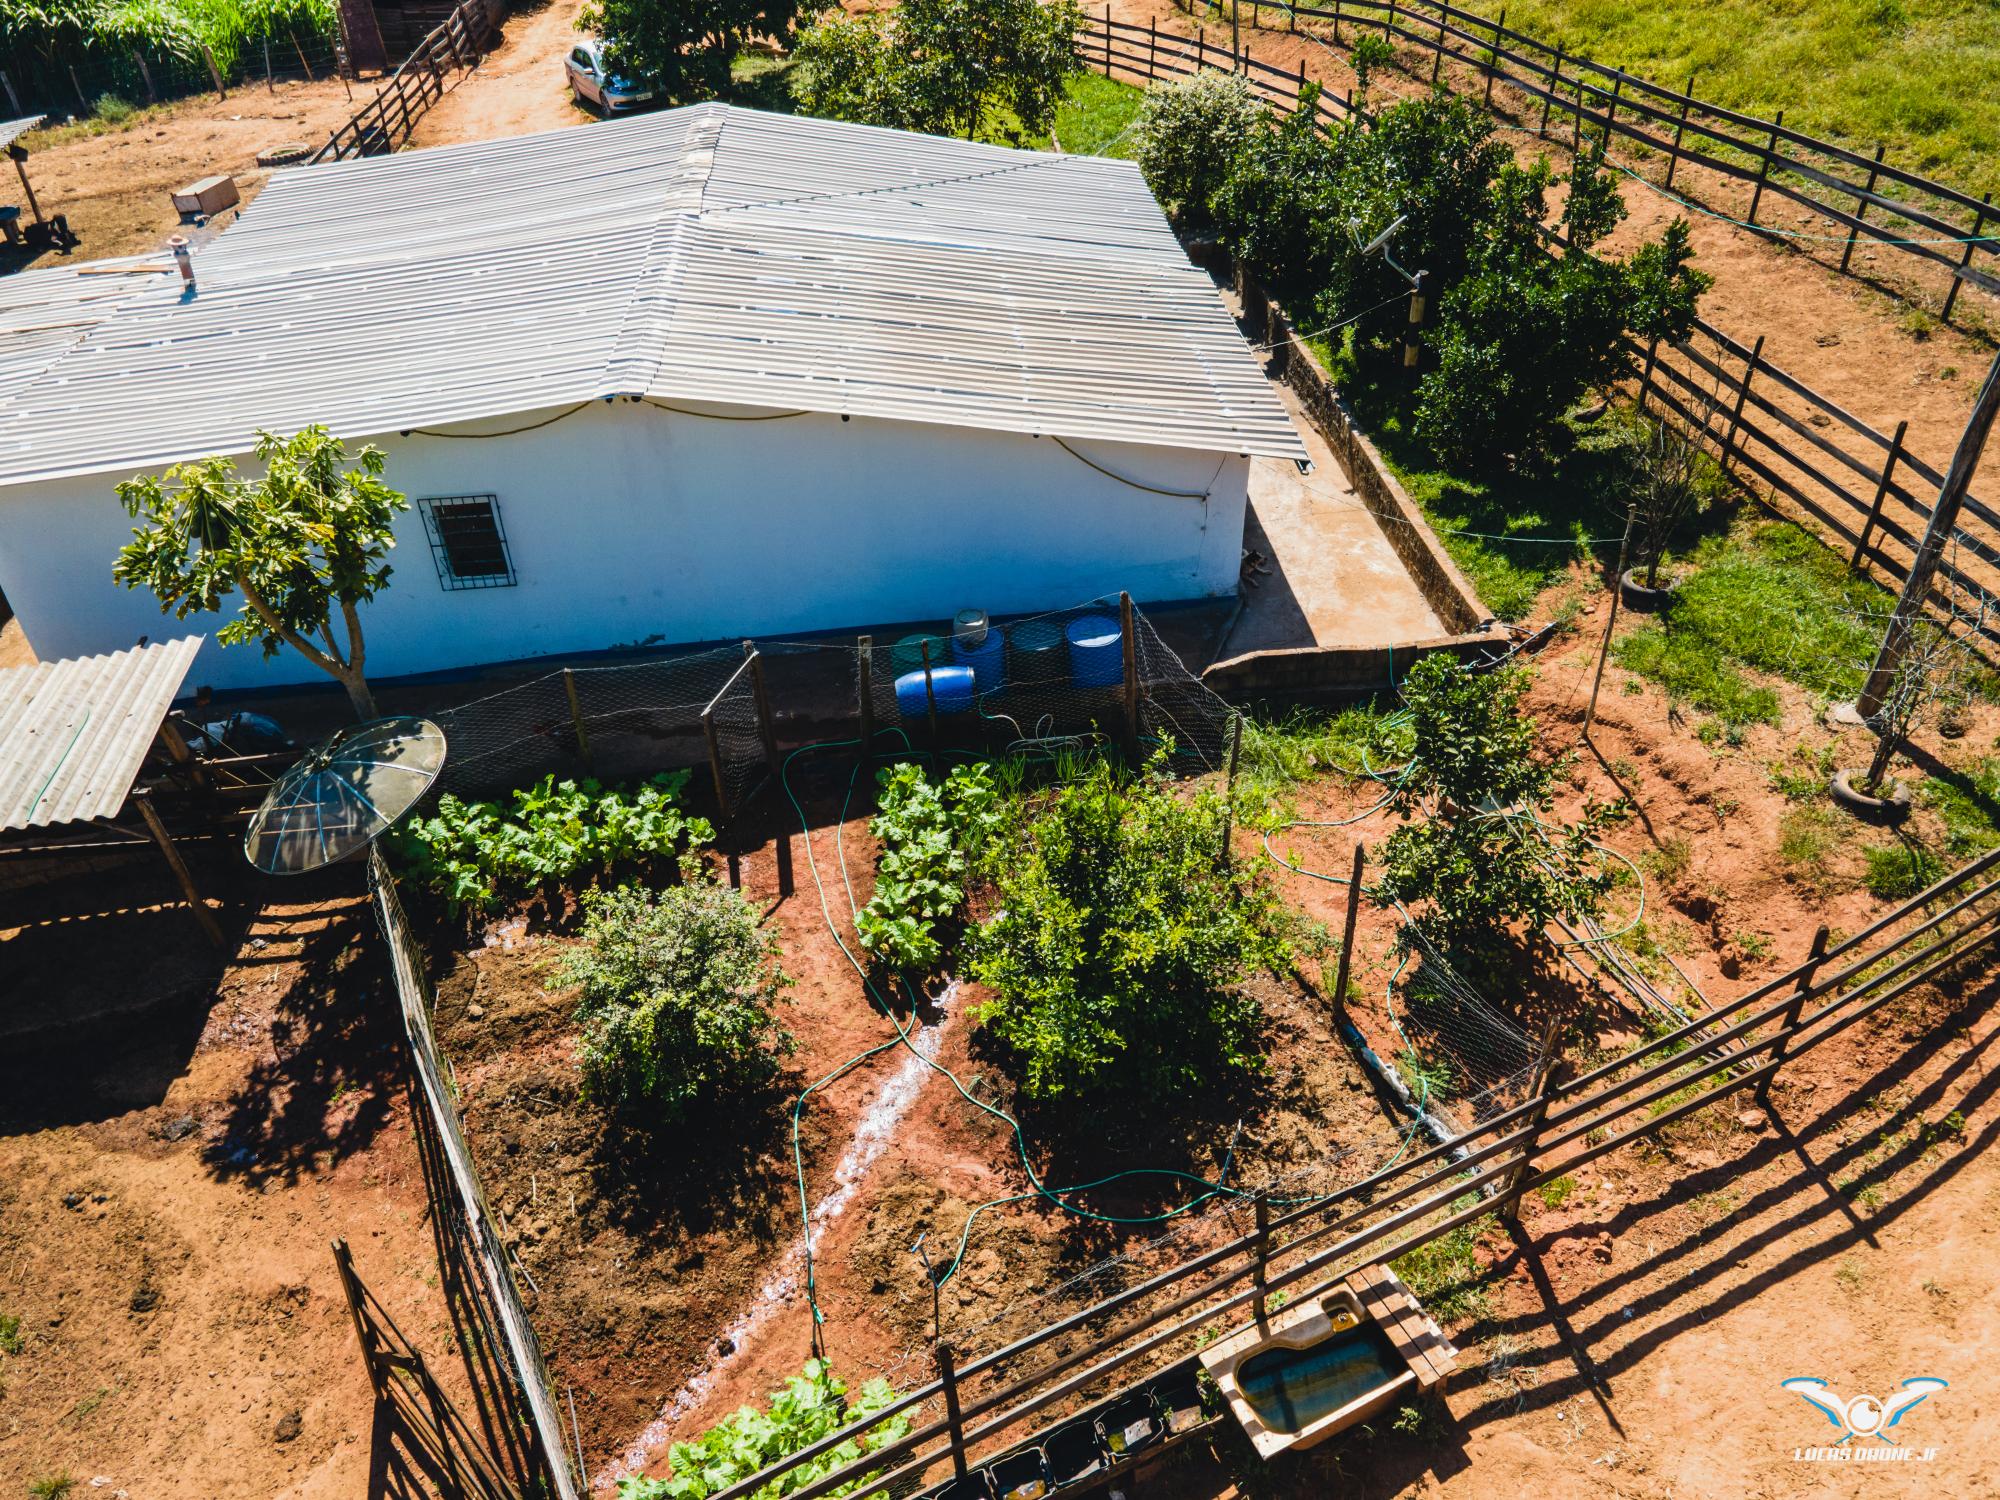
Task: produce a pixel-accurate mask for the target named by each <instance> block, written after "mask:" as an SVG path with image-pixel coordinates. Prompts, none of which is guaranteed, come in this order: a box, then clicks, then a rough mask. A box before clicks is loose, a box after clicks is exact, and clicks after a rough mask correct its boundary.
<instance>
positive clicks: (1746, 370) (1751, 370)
mask: <svg viewBox="0 0 2000 1500" xmlns="http://www.w3.org/2000/svg"><path fill="white" fill-rule="evenodd" d="M1763 357H1764V335H1763V334H1761V333H1760V334H1758V335H1757V342H1756V343H1754V344H1752V345H1751V346H1750V362H1749V363H1748V364H1746V365H1745V366H1744V367H1743V383H1742V384H1741V385H1739V386H1738V387H1737V388H1736V405H1735V407H1734V408H1733V409H1732V410H1731V411H1730V413H1729V432H1728V434H1727V435H1726V436H1725V437H1724V438H1723V439H1722V467H1723V470H1724V472H1725V473H1726V472H1727V471H1728V469H1729V451H1730V449H1732V448H1734V447H1735V446H1736V434H1737V431H1738V430H1739V429H1740V428H1741V427H1742V425H1743V403H1744V402H1745V401H1747V400H1749V399H1750V377H1751V376H1753V375H1755V374H1756V373H1757V361H1758V360H1760V359H1762V358H1763Z"/></svg>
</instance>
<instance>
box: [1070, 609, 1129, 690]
mask: <svg viewBox="0 0 2000 1500" xmlns="http://www.w3.org/2000/svg"><path fill="white" fill-rule="evenodd" d="M1068 635H1069V672H1070V676H1071V678H1072V679H1074V681H1075V682H1076V685H1077V686H1078V687H1118V686H1120V685H1122V684H1123V683H1124V681H1125V641H1124V637H1123V636H1121V635H1120V634H1119V631H1118V622H1117V621H1116V620H1114V619H1112V618H1111V617H1110V616H1109V615H1085V616H1083V617H1082V618H1081V619H1077V620H1071V621H1070V622H1069V631H1068Z"/></svg>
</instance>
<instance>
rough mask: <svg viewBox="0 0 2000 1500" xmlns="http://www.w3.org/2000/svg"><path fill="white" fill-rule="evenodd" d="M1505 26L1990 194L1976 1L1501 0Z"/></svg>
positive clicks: (1999, 75) (1987, 58)
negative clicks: (1709, 0) (1884, 151)
mask: <svg viewBox="0 0 2000 1500" xmlns="http://www.w3.org/2000/svg"><path fill="white" fill-rule="evenodd" d="M1472 8H1473V9H1475V10H1477V11H1479V12H1480V13H1481V14H1484V15H1489V16H1492V15H1497V14H1498V13H1499V7H1498V6H1497V5H1496V4H1494V3H1493V0H1486V3H1483V4H1480V5H1477V6H1474V7H1472ZM1507 24H1508V25H1509V26H1511V27H1513V28H1514V29H1515V30H1517V31H1521V32H1525V33H1526V34H1527V35H1529V36H1532V37H1536V38H1538V39H1540V40H1541V41H1543V42H1545V43H1547V44H1549V45H1550V46H1554V45H1556V44H1558V43H1561V44H1564V45H1566V46H1567V47H1568V49H1569V51H1570V52H1571V54H1572V55H1575V54H1581V55H1583V56H1585V57H1590V58H1593V59H1595V60H1597V61H1599V62H1604V63H1609V64H1615V65H1617V66H1619V67H1623V68H1625V69H1627V70H1629V71H1631V72H1634V73H1638V74H1640V75H1642V76H1643V77H1646V78H1650V79H1652V80H1653V81H1654V82H1656V83H1660V84H1664V85H1667V86H1668V87H1671V88H1679V87H1680V86H1681V85H1682V84H1683V83H1685V82H1686V81H1687V76H1688V74H1690V73H1693V74H1695V86H1694V91H1695V93H1696V95H1697V96H1698V97H1700V98H1702V99H1704V100H1708V101H1710V102H1712V103H1716V104H1721V105H1725V106H1727V107H1728V108H1731V109H1737V110H1742V111H1744V112H1746V113H1751V114H1759V115H1762V116H1764V117H1765V118H1767V119H1768V118H1770V117H1771V116H1772V115H1773V114H1774V113H1775V112H1776V111H1777V110H1779V109H1783V110H1784V111H1785V123H1786V124H1787V125H1789V126H1791V127H1792V128H1793V129H1794V130H1802V131H1805V132H1807V133H1809V134H1812V135H1817V136H1821V137H1825V138H1827V139H1831V140H1835V141H1839V142H1841V143H1843V144H1845V145H1848V146H1851V147H1854V148H1855V149H1858V150H1870V149H1872V148H1873V147H1874V145H1875V143H1876V142H1878V141H1880V142H1883V143H1885V144H1886V145H1887V146H1888V148H1889V159H1890V160H1891V161H1892V162H1895V163H1896V164H1897V165H1899V166H1903V167H1906V168H1913V169H1916V170H1920V171H1925V172H1931V173H1934V174H1937V175H1940V176H1944V177H1946V178H1947V179H1949V180H1951V181H1952V182H1953V184H1954V185H1955V186H1958V187H1962V188H1967V189H1969V190H1971V191H1972V192H1975V193H1976V192H1980V191H1983V190H1984V189H1986V188H1990V187H1995V186H2000V167H1996V163H2000V48H1996V47H1995V46H1994V45H1993V11H1992V8H1991V7H1990V6H1988V5H1985V4H1980V3H1976V0H1975V3H1967V0H1855V3H1852V4H1834V3H1831V0H1810V3H1806V4H1800V3H1798V0H1734V3H1732V4H1729V5H1705V6H1688V5H1681V4H1676V3H1675V0H1630V3H1627V4H1622V5H1605V4H1582V5H1579V4H1577V3H1575V0H1509V4H1508V9H1507ZM1423 66H1424V67H1425V68H1428V67H1429V66H1430V64H1429V61H1428V58H1426V60H1425V62H1424V64H1423ZM1817 228H1818V232H1822V233H1825V232H1828V231H1827V230H1826V226H1824V225H1820V226H1817Z"/></svg>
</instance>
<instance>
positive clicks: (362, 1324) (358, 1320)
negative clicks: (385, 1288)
mask: <svg viewBox="0 0 2000 1500" xmlns="http://www.w3.org/2000/svg"><path fill="white" fill-rule="evenodd" d="M333 1269H334V1271H335V1272H336V1273H338V1275H339V1277H340V1290H341V1291H342V1293H344V1294H345V1295H346V1297H347V1312H348V1316H349V1317H351V1318H353V1319H354V1337H355V1338H356V1339H357V1340H359V1342H360V1344H361V1362H362V1363H363V1364H364V1365H366V1366H367V1367H368V1384H369V1385H370V1386H372V1387H373V1388H374V1391H375V1399H376V1400H377V1401H380V1400H382V1399H383V1398H384V1397H386V1396H387V1395H388V1394H389V1388H388V1379H389V1377H388V1372H387V1371H385V1370H384V1369H383V1368H382V1367H381V1366H380V1365H379V1364H377V1363H376V1360H375V1341H374V1339H372V1338H371V1337H369V1333H368V1314H367V1312H366V1310H365V1307H364V1305H363V1303H364V1293H363V1292H362V1290H361V1278H360V1277H359V1276H357V1275H355V1274H354V1255H353V1252H351V1251H350V1250H349V1249H348V1248H347V1241H346V1240H338V1239H337V1240H335V1241H334V1242H333Z"/></svg>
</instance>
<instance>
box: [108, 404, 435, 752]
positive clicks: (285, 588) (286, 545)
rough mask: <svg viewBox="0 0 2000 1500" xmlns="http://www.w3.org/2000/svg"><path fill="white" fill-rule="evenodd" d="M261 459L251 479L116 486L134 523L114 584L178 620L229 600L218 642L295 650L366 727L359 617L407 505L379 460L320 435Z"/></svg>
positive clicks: (271, 445) (232, 470) (371, 710)
mask: <svg viewBox="0 0 2000 1500" xmlns="http://www.w3.org/2000/svg"><path fill="white" fill-rule="evenodd" d="M257 458H258V461H259V462H261V463H262V464H263V466H264V472H263V474H262V475H261V476H259V477H257V478H254V479H249V478H245V477H243V476H242V475H240V474H238V473H237V472H236V464H235V462H234V461H233V460H231V459H228V458H219V457H218V458H202V459H196V460H195V461H194V462H192V463H185V464H176V465H174V467H172V468H171V469H169V470H167V472H166V474H165V476H164V477H162V476H159V475H153V474H142V475H140V476H139V477H138V478H136V479H127V480H125V481H124V482H123V483H121V484H120V485H119V486H118V498H119V500H120V501H122V502H123V503H124V506H125V509H126V511H127V512H128V513H129V514H130V515H131V516H132V517H133V518H134V519H135V520H137V521H138V522H139V523H140V524H139V525H138V526H137V527H136V528H135V529H134V530H133V532H132V540H131V541H130V542H128V543H127V544H126V545H125V546H124V547H123V548H122V549H121V550H120V551H119V553H118V560H117V562H116V563H114V564H113V565H112V569H111V575H112V577H114V578H116V579H117V580H118V581H119V582H120V583H122V584H124V585H125V587H127V588H129V589H141V588H143V589H151V590H152V591H153V593H154V595H155V596H156V597H157V598H158V599H159V601H160V609H161V611H162V612H163V613H166V614H171V615H172V616H173V617H174V618H175V619H177V620H185V619H186V618H187V617H188V616H189V615H193V614H206V613H211V612H214V611H217V610H220V609H221V608H222V605H223V601H224V600H225V599H227V598H229V597H231V596H232V595H234V596H235V597H236V598H237V599H238V601H239V603H238V608H237V614H236V618H235V619H233V620H231V621H230V622H229V623H228V624H226V625H224V626H223V627H222V629H220V630H219V631H217V632H216V639H217V640H219V641H221V642H222V644H223V645H225V646H237V645H247V644H248V643H250V642H252V641H256V642H258V643H259V644H261V645H262V646H263V648H264V655H265V656H267V657H270V656H276V655H277V654H278V653H279V652H280V651H281V650H282V649H283V648H284V647H286V646H290V647H291V648H292V649H293V650H294V651H296V652H298V653H299V655H301V656H303V657H304V658H305V659H306V660H307V661H309V662H311V663H312V664H313V665H314V666H315V667H318V668H319V669H320V670H321V671H322V672H325V673H326V674H327V675H328V676H330V677H332V678H333V679H334V680H335V681H337V682H338V683H339V684H340V685H341V686H342V687H344V688H346V689H347V699H348V702H349V703H351V704H353V705H354V712H355V714H356V715H357V716H358V717H360V718H363V719H372V718H374V717H375V697H374V695H373V694H372V693H371V692H370V691H369V690H368V679H367V677H366V676H365V675H364V674H363V671H362V668H363V665H364V663H365V661H366V655H367V652H366V647H365V645H364V643H363V641H362V636H361V606H362V605H364V604H366V603H367V602H368V601H369V600H371V599H373V598H374V597H375V596H376V594H378V593H380V592H381V591H382V588H383V586H384V585H386V584H387V583H388V581H389V566H388V563H387V561H386V559H387V558H388V555H389V549H390V548H391V547H393V546H395V545H396V539H395V536H394V533H393V530H392V527H393V525H394V522H395V518H396V516H397V515H398V514H400V513H401V512H402V511H404V510H407V509H408V508H409V501H407V500H406V499H404V498H403V496H402V495H400V494H399V493H397V492H396V491H395V490H392V489H391V488H389V486H388V485H386V484H384V483H383V482H382V468H383V458H382V452H381V450H380V449H379V448H376V447H374V446H372V445H370V446H367V447H364V448H363V449H362V450H361V451H360V452H359V453H357V454H355V455H354V457H353V461H352V463H350V462H349V459H348V454H347V450H346V448H345V447H344V446H342V444H341V442H340V440H339V439H338V438H336V437H334V436H333V434H332V433H330V432H328V431H327V430H326V429H325V428H324V427H318V426H313V427H308V428H306V429H305V430H304V431H302V432H300V433H298V434H296V435H295V436H293V437H289V438H287V437H280V436H278V434H276V433H274V432H264V431H259V432H258V434H257ZM336 616H338V619H339V631H338V637H337V636H336V631H335V626H334V621H335V617H336ZM343 640H344V642H345V644H344V645H343V644H342V641H343Z"/></svg>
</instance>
